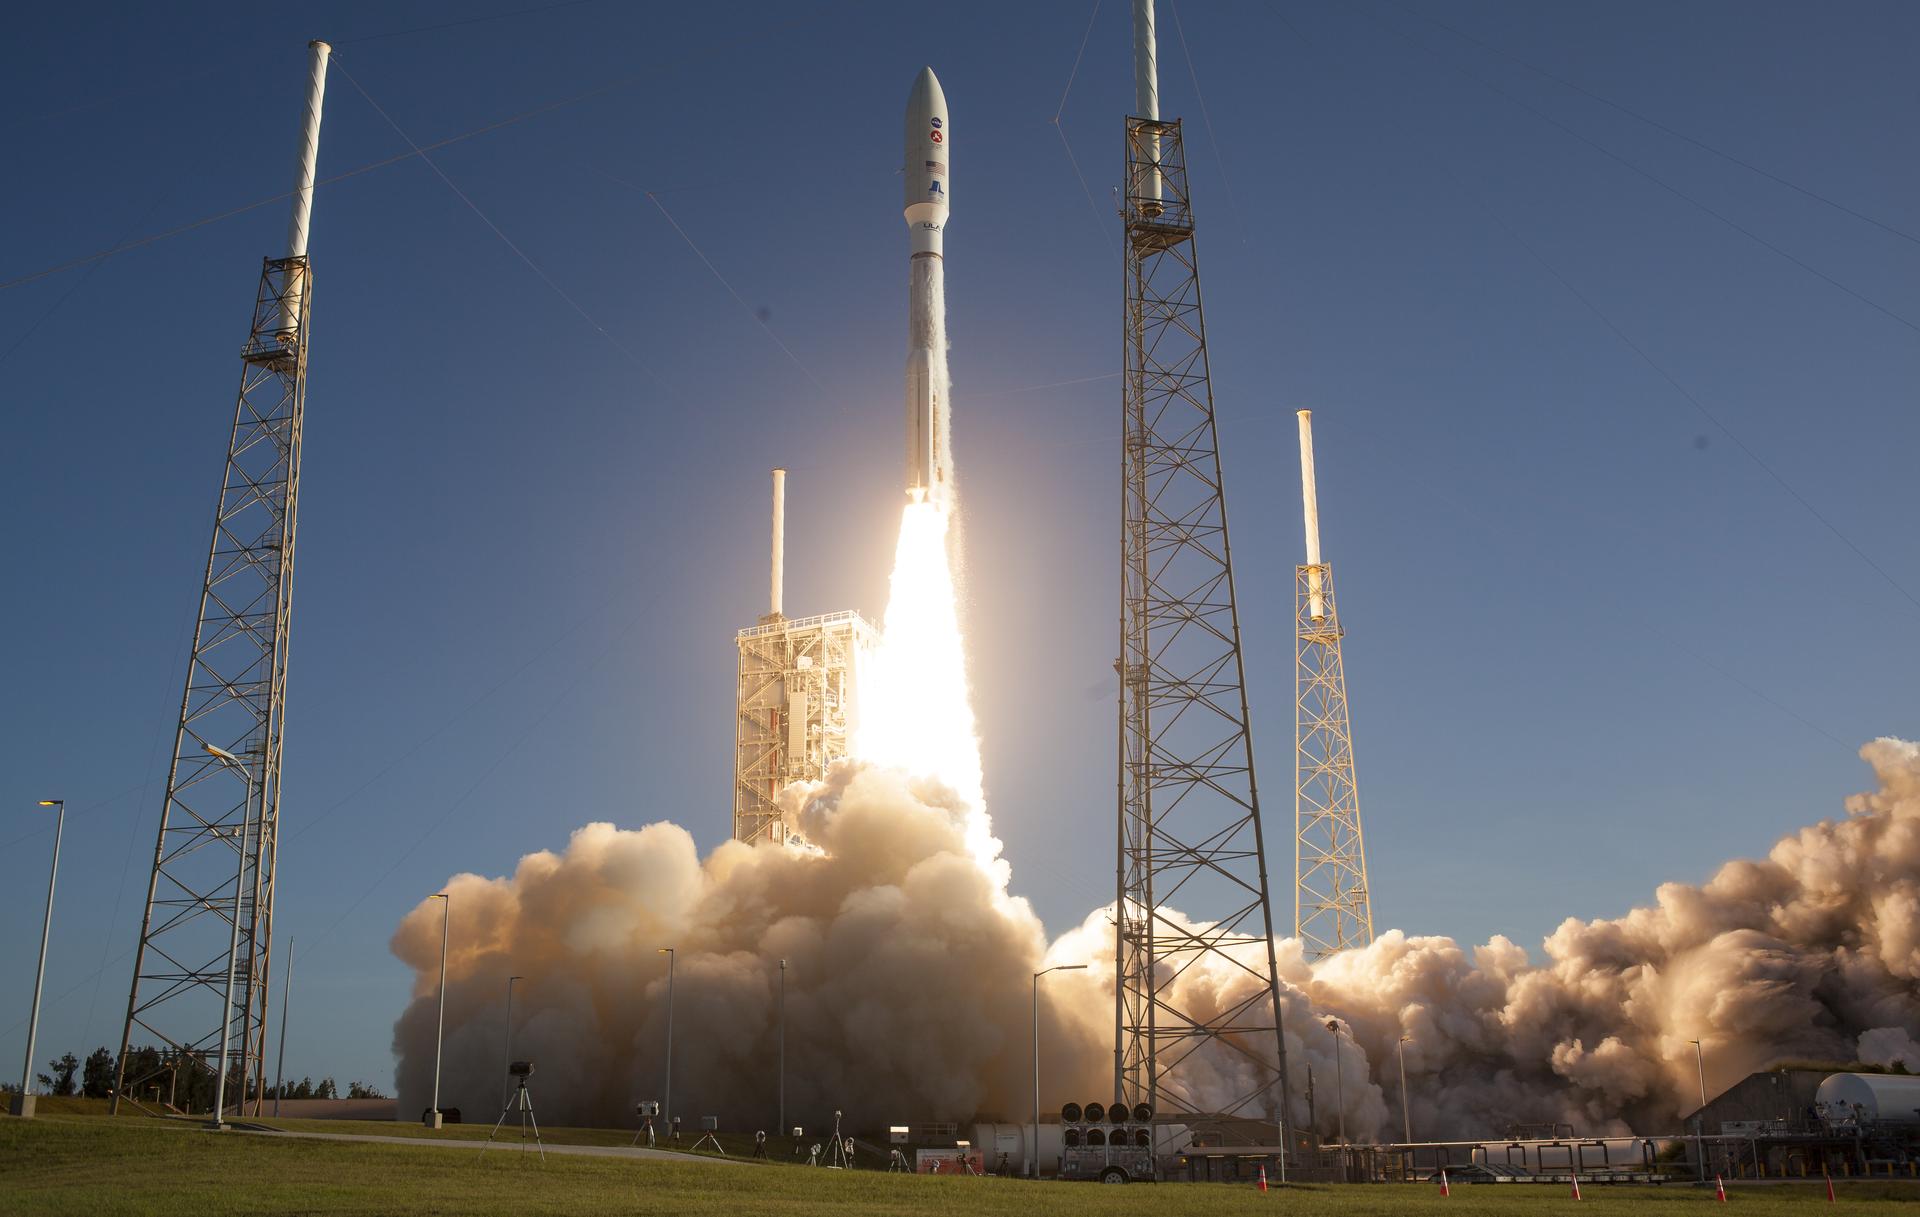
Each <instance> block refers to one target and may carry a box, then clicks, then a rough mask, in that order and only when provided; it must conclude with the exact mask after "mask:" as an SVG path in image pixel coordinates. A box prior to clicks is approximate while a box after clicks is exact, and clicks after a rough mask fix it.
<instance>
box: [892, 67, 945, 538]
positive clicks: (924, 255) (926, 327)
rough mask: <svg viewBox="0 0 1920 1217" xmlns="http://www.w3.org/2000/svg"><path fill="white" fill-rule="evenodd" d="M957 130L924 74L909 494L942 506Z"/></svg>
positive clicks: (917, 120) (911, 141)
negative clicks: (946, 313)
mask: <svg viewBox="0 0 1920 1217" xmlns="http://www.w3.org/2000/svg"><path fill="white" fill-rule="evenodd" d="M952 138H953V129H952V127H951V125H950V124H949V123H948V120H947V95H946V94H945V93H944V92H943V91H942V90H941V88H940V80H939V78H938V77H936V76H935V75H934V74H933V69H932V68H924V69H922V70H921V72H920V77H919V79H917V80H915V81H914V82H913V93H912V95H911V96H909V97H908V98H907V140H906V162H905V172H904V174H903V176H904V177H905V180H906V219H907V231H908V234H909V236H910V237H911V238H912V242H911V248H912V258H911V263H910V265H911V271H910V277H909V283H908V288H907V494H908V496H909V497H910V498H912V499H913V500H914V501H916V502H918V501H920V500H922V499H927V498H930V497H931V498H933V499H935V500H940V499H943V498H944V497H945V494H946V491H947V488H948V487H947V477H948V473H947V470H948V467H949V466H948V460H947V453H946V434H947V426H946V421H947V419H946V414H947V403H946V400H945V394H946V383H945V382H946V377H945V376H944V375H943V374H942V373H941V371H940V369H941V368H943V367H944V365H945V363H946V352H945V351H944V350H941V349H938V348H940V347H941V346H942V345H944V341H945V339H944V335H943V333H942V330H943V328H944V327H943V325H942V317H941V312H942V310H943V309H944V308H945V298H946V268H945V265H944V262H943V260H942V256H941V255H942V248H943V246H942V238H943V236H944V234H945V231H946V227H947V207H948V197H947V195H948V188H949V183H950V181H951V178H950V175H949V174H948V172H947V167H948V164H949V163H950V155H951V154H950V149H951V147H952Z"/></svg>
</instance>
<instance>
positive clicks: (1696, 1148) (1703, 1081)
mask: <svg viewBox="0 0 1920 1217" xmlns="http://www.w3.org/2000/svg"><path fill="white" fill-rule="evenodd" d="M1687 1042H1688V1043H1689V1044H1692V1045H1693V1065H1694V1068H1695V1069H1697V1070H1699V1071H1700V1114H1699V1115H1698V1116H1697V1117H1695V1119H1694V1124H1693V1156H1694V1159H1695V1160H1696V1162H1697V1163H1698V1173H1699V1175H1700V1182H1702V1183H1705V1182H1706V1181H1707V1142H1706V1137H1705V1136H1704V1135H1703V1134H1704V1133H1705V1132H1706V1130H1707V1055H1706V1052H1705V1051H1704V1050H1702V1048H1701V1047H1700V1041H1699V1040H1688V1041H1687Z"/></svg>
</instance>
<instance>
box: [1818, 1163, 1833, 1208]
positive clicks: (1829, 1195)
mask: <svg viewBox="0 0 1920 1217" xmlns="http://www.w3.org/2000/svg"><path fill="white" fill-rule="evenodd" d="M1820 1177H1821V1178H1822V1179H1825V1180H1826V1181H1827V1203H1828V1204H1832V1203H1833V1176H1832V1175H1829V1174H1828V1173H1827V1168H1826V1167H1824V1166H1823V1167H1821V1168H1820Z"/></svg>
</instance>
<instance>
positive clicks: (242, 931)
mask: <svg viewBox="0 0 1920 1217" xmlns="http://www.w3.org/2000/svg"><path fill="white" fill-rule="evenodd" d="M308 46H309V49H310V51H311V54H310V56H309V58H308V78H307V104H306V112H305V114H304V115H303V117H302V120H301V125H300V150H299V155H298V158H297V160H296V172H295V177H294V193H293V216H292V218H291V220H290V222H289V223H288V226H287V252H286V256H285V257H280V258H268V259H266V260H265V262H264V264H263V265H262V267H261V270H260V283H259V290H258V291H257V292H256V294H255V298H254V305H253V320H252V323H251V325H250V326H249V328H248V333H247V342H246V345H245V346H244V347H242V348H241V350H240V396H239V402H238V403H237V405H236V406H235V409H234V416H233V429H232V432H231V435H230V437H229V441H228V444H227V462H226V472H225V475H224V476H223V478H222V479H221V483H220V495H219V498H218V500H217V505H216V508H215V512H214V518H213V541H212V544H211V545H210V546H209V548H208V553H207V566H206V575H205V578H204V580H203V582H202V584H201V588H200V613H199V620H198V624H197V625H196V626H195V628H194V632H193V650H192V653H191V654H190V656H189V657H188V660H187V679H186V688H185V690H184V691H183V692H182V694H181V698H180V718H179V723H178V725H177V726H176V727H175V729H174V737H173V759H172V761H171V762H170V763H169V765H168V767H167V793H166V800H165V802H163V803H162V804H161V808H160V830H159V834H158V837H157V839H156V840H155V843H154V853H153V871H152V876H151V878H150V879H149V880H148V883H147V900H146V906H145V909H144V911H143V912H142V914H141V919H140V943H139V947H138V949H137V950H136V952H135V954H134V961H133V983H132V986H131V988H130V989H129V992H128V994H127V1017H126V1022H125V1023H124V1024H123V1026H122V1030H121V1033H120V1057H119V1066H118V1070H117V1077H116V1079H115V1082H114V1088H113V1107H114V1110H116V1111H117V1110H118V1109H119V1106H120V1101H121V1100H122V1099H131V1100H132V1101H133V1102H135V1103H136V1104H138V1103H140V1102H141V1099H142V1096H143V1095H144V1094H145V1093H146V1091H147V1090H148V1088H149V1087H151V1086H152V1085H153V1084H154V1083H155V1082H156V1081H158V1080H159V1079H160V1078H161V1077H162V1076H166V1075H169V1074H172V1075H176V1078H177V1073H178V1070H179V1069H180V1067H181V1066H182V1065H186V1066H188V1067H189V1068H188V1072H187V1079H186V1081H187V1094H186V1095H185V1096H179V1097H182V1098H187V1099H188V1101H191V1098H190V1096H192V1095H193V1094H194V1092H195V1091H196V1090H197V1089H199V1088H200V1087H201V1086H202V1085H206V1087H207V1090H208V1092H209V1093H211V1091H212V1089H213V1087H212V1086H211V1085H210V1084H208V1083H210V1082H211V1080H212V1075H214V1074H216V1073H218V1071H219V1068H220V1065H219V1060H220V1056H221V1054H222V1053H223V1051H224V1053H225V1055H226V1056H227V1058H228V1072H229V1073H230V1074H235V1075H237V1076H236V1077H234V1079H233V1081H232V1083H231V1084H230V1089H229V1091H228V1093H231V1094H233V1095H235V1096H236V1097H237V1098H238V1100H239V1101H238V1103H236V1107H243V1106H244V1104H245V1102H246V1100H247V1097H248V1085H249V1082H250V1081H251V1083H252V1086H253V1091H252V1098H253V1100H254V1103H255V1106H256V1110H257V1109H258V1104H259V1103H260V1101H261V1100H262V1099H263V1098H264V1095H265V1090H266V1071H265V1070H264V1069H263V1068H261V1063H262V1062H263V1061H264V1060H265V1057H266V1035H267V1032H266V1026H267V999H268V976H269V974H270V964H271V962H272V961H271V958H270V956H271V951H272V943H273V905H274V886H275V884H274V876H275V872H276V870H277V869H278V867H277V863H278V858H279V840H280V832H279V827H280V756H281V743H282V738H281V732H282V727H283V724H284V721H285V714H286V681H287V644H288V638H289V631H290V625H291V621H292V616H293V552H294V524H295V520H296V518H297V516H298V509H299V499H300V431H301V422H302V418H303V416H304V413H305V409H306V397H307V331H308V324H309V320H310V318H311V316H312V303H313V300H312V287H313V279H312V269H311V267H310V266H309V265H308V262H307V231H308V226H309V224H310V222H311V220H312V216H313V185H314V164H315V159H316V157H317V156H318V153H319V145H320V108H321V102H322V100H323V98H324V96H325V92H326V78H327V56H328V55H329V53H330V52H331V48H330V47H328V46H327V44H326V43H324V42H313V43H309V44H308ZM215 749H218V750H219V751H218V752H216V751H214V750H215ZM221 754H225V755H224V756H223V755H221ZM236 926H237V933H236ZM236 938H237V942H238V946H237V949H233V950H232V953H231V955H230V945H231V943H232V942H234V941H235V940H236ZM229 995H230V996H229ZM136 1036H137V1037H138V1038H137V1040H136ZM155 1048H157V1049H158V1050H159V1051H158V1052H155V1051H152V1049H155ZM130 1055H135V1056H136V1057H137V1059H134V1060H132V1061H130V1060H129V1057H130ZM130 1065H131V1067H129V1066H130ZM203 1070H204V1071H205V1072H204V1073H202V1072H201V1071H203ZM170 1093H173V1094H175V1095H178V1092H177V1091H175V1090H172V1088H171V1087H170Z"/></svg>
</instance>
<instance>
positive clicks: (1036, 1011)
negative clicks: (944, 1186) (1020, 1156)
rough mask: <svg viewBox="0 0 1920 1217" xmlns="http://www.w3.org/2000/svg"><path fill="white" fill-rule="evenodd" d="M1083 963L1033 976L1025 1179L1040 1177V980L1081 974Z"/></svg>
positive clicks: (1056, 966) (1054, 966) (1048, 969)
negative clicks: (1030, 1105) (1030, 1111)
mask: <svg viewBox="0 0 1920 1217" xmlns="http://www.w3.org/2000/svg"><path fill="white" fill-rule="evenodd" d="M1086 967H1087V965H1086V964H1083V963H1057V964H1055V965H1053V966H1052V967H1051V968H1042V969H1040V970H1039V971H1038V972H1035V973H1034V974H1033V1140H1032V1141H1030V1142H1028V1143H1027V1178H1029V1179H1038V1178H1039V1177H1040V978H1041V977H1042V976H1045V975H1046V974H1047V973H1049V972H1082V971H1085V970H1086Z"/></svg>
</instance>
